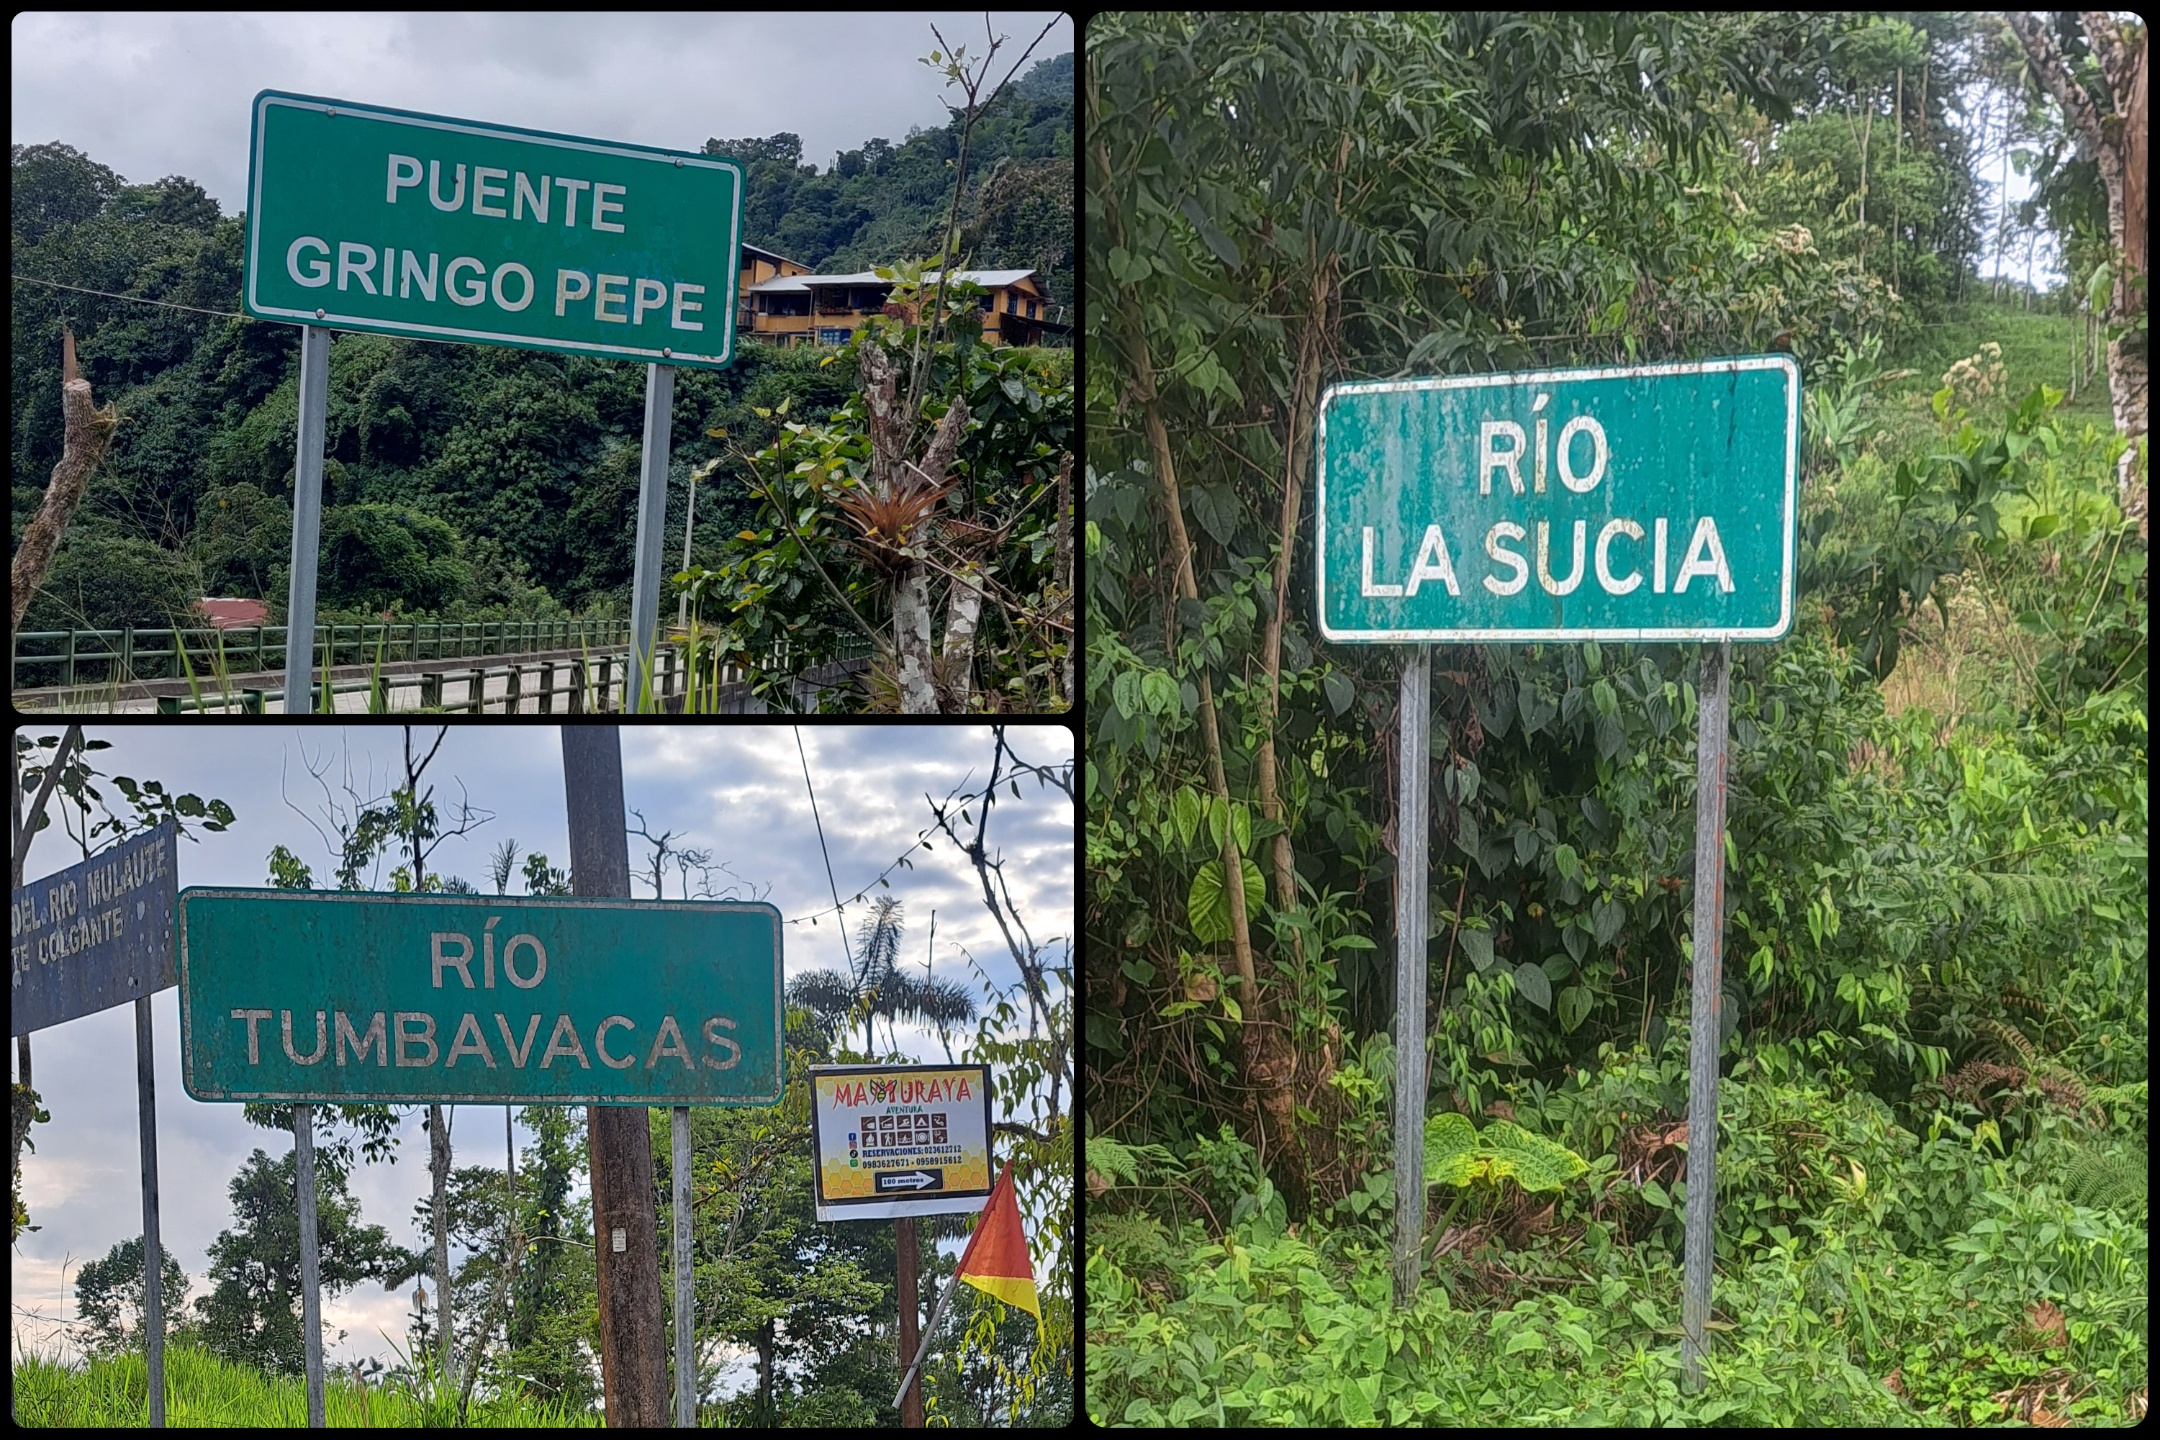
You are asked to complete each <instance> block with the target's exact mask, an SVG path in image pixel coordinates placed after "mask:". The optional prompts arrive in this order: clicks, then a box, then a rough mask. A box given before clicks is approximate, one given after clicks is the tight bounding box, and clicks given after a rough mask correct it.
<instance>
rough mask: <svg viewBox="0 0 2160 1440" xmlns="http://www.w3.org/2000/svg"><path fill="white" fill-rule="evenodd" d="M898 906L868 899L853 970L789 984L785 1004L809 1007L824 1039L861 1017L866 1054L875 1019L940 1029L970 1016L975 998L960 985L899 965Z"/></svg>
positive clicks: (893, 900)
mask: <svg viewBox="0 0 2160 1440" xmlns="http://www.w3.org/2000/svg"><path fill="white" fill-rule="evenodd" d="M900 908H901V906H900V899H899V897H898V896H896V895H880V896H878V897H877V898H876V899H874V900H872V901H871V902H870V914H869V915H868V916H866V917H865V918H864V920H863V922H862V926H861V928H860V930H859V931H858V933H857V936H856V944H857V946H858V947H859V950H860V954H859V956H858V958H857V960H856V962H855V969H854V971H853V973H851V974H843V973H842V972H840V971H838V970H811V971H808V972H806V973H804V974H801V975H798V976H796V977H795V978H794V979H793V980H791V981H789V982H788V1003H789V1004H791V1005H800V1006H802V1007H804V1008H805V1009H807V1010H808V1011H810V1013H811V1014H812V1015H813V1016H815V1017H816V1022H817V1025H818V1027H819V1029H820V1030H821V1031H822V1032H823V1033H824V1034H825V1035H826V1036H827V1037H832V1036H834V1035H837V1034H838V1033H839V1032H840V1031H842V1030H843V1029H845V1028H846V1027H847V1026H848V1025H850V1024H852V1023H853V1022H854V1020H855V1018H856V1017H857V1016H860V1017H861V1018H862V1025H863V1052H864V1053H865V1054H868V1053H870V1049H871V1044H872V1040H871V1026H872V1024H873V1023H874V1022H875V1021H876V1020H878V1019H880V1018H882V1019H884V1021H885V1022H886V1025H887V1026H888V1027H890V1026H891V1025H892V1024H893V1023H894V1022H895V1021H896V1020H914V1021H920V1022H922V1023H924V1024H929V1025H935V1026H936V1027H937V1028H938V1030H939V1031H940V1032H943V1031H945V1030H948V1029H950V1028H951V1027H953V1026H955V1025H961V1024H966V1023H968V1022H970V1021H972V1020H973V1019H974V1018H975V1001H974V998H973V997H972V996H970V995H969V994H968V992H967V991H966V989H964V988H963V987H962V986H960V985H957V984H955V983H954V982H952V981H950V980H936V979H929V978H925V979H921V980H918V979H916V978H915V977H914V976H913V975H911V974H909V973H907V972H906V971H904V970H901V969H899V968H898V961H899V955H900V932H901V929H902V927H903V924H904V922H903V920H902V917H901V914H900Z"/></svg>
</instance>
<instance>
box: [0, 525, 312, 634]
mask: <svg viewBox="0 0 2160 1440" xmlns="http://www.w3.org/2000/svg"><path fill="white" fill-rule="evenodd" d="M290 543H291V541H290V537H289V536H288V538H287V544H288V545H289V544H290ZM203 593H204V592H203V585H202V580H201V577H200V575H199V574H198V572H197V570H196V568H195V566H194V565H193V564H192V563H190V562H189V560H188V558H187V557H186V556H185V555H181V554H177V553H175V552H173V551H171V550H166V549H163V548H161V547H160V546H158V545H156V544H154V543H152V542H151V541H148V540H138V539H135V538H133V537H130V536H125V535H119V534H115V533H113V532H112V531H111V530H109V529H106V528H104V527H102V526H92V525H78V526H71V527H70V528H69V530H68V534H67V537H66V538H65V539H64V540H62V541H61V542H60V548H59V550H58V551H57V552H55V554H54V555H53V563H52V568H51V569H50V570H48V571H47V572H46V574H45V584H44V586H43V588H41V589H40V590H39V591H38V594H37V598H36V599H35V600H32V601H31V602H30V608H29V609H28V610H27V611H26V612H24V614H23V627H22V628H23V629H25V630H93V629H116V628H119V627H121V626H126V625H143V626H156V625H174V624H178V625H183V626H185V625H192V624H195V623H196V612H195V602H196V601H197V600H198V599H200V598H201V597H202V595H203Z"/></svg>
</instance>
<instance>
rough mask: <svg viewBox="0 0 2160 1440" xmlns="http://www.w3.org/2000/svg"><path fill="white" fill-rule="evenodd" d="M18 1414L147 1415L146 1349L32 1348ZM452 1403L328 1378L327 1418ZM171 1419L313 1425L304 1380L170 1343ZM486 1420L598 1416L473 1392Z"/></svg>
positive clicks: (377, 1417) (501, 1423)
mask: <svg viewBox="0 0 2160 1440" xmlns="http://www.w3.org/2000/svg"><path fill="white" fill-rule="evenodd" d="M14 1390H15V1394H14V1400H15V1412H16V1419H17V1421H18V1422H19V1423H20V1424H22V1425H24V1426H25V1427H55V1428H58V1427H77V1426H92V1425H97V1426H132V1427H134V1428H136V1429H141V1428H143V1427H144V1426H145V1425H146V1424H147V1423H148V1405H149V1393H150V1386H149V1381H148V1377H147V1375H146V1373H145V1366H144V1362H143V1357H142V1356H140V1355H122V1356H120V1357H118V1358H116V1359H111V1360H95V1359H94V1360H91V1361H89V1362H87V1363H86V1364H83V1365H80V1366H74V1365H63V1364H61V1363H60V1362H58V1361H56V1360H51V1359H47V1358H44V1357H42V1356H36V1355H26V1356H23V1357H21V1358H19V1359H18V1360H17V1361H16V1363H15V1384H14ZM454 1414H455V1405H454V1403H452V1404H443V1403H440V1402H428V1401H425V1400H423V1399H421V1398H420V1397H416V1396H414V1395H412V1394H410V1393H408V1392H406V1391H404V1390H401V1389H396V1388H391V1387H362V1386H359V1385H355V1384H353V1383H352V1382H351V1381H349V1380H345V1381H339V1380H330V1381H328V1382H327V1383H326V1384H325V1385H324V1387H323V1418H324V1420H325V1422H326V1423H328V1424H330V1425H333V1426H380V1427H384V1428H391V1429H395V1428H400V1427H402V1428H408V1429H420V1428H427V1427H434V1426H441V1425H448V1424H451V1423H453V1418H454ZM165 1423H166V1424H168V1425H211V1426H246V1427H253V1426H290V1427H293V1428H296V1429H297V1428H305V1427H306V1425H307V1383H306V1381H304V1380H302V1379H300V1378H298V1377H293V1378H291V1379H286V1378H282V1377H272V1376H266V1375H264V1374H262V1373H261V1372H260V1371H256V1370H250V1369H247V1368H245V1367H242V1366H238V1365H234V1364H232V1363H230V1362H229V1361H226V1360H222V1359H220V1358H218V1357H217V1356H215V1355H211V1354H209V1353H207V1352H205V1351H201V1350H196V1349H192V1348H188V1347H185V1346H174V1347H171V1348H169V1349H167V1350H166V1352H165ZM466 1423H467V1424H468V1425H472V1426H475V1427H477V1428H481V1429H506V1430H508V1429H528V1428H539V1427H549V1428H569V1427H578V1426H598V1425H599V1423H600V1417H599V1416H597V1415H592V1416H575V1417H570V1416H564V1415H562V1414H561V1413H559V1412H558V1411H556V1410H555V1409H554V1408H552V1407H546V1406H538V1405H534V1404H532V1403H530V1402H528V1401H525V1400H522V1399H508V1400H499V1401H481V1400H478V1399H476V1400H474V1401H473V1404H472V1408H471V1411H470V1412H469V1414H468V1415H467V1417H466Z"/></svg>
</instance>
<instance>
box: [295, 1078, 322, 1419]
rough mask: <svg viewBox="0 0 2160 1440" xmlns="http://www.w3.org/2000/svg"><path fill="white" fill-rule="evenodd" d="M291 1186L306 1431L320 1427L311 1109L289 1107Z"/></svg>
mask: <svg viewBox="0 0 2160 1440" xmlns="http://www.w3.org/2000/svg"><path fill="white" fill-rule="evenodd" d="M293 1184H294V1188H295V1189H296V1190H297V1192H298V1195H299V1200H300V1329H301V1332H302V1335H301V1338H302V1339H304V1340H305V1341H306V1342H307V1413H308V1428H309V1429H310V1430H320V1429H322V1428H323V1365H322V1291H321V1289H320V1284H321V1280H322V1262H321V1259H320V1257H319V1256H318V1254H317V1252H316V1248H315V1244H316V1241H315V1125H314V1114H313V1107H311V1106H309V1105H307V1104H305V1103H302V1104H298V1105H295V1106H293Z"/></svg>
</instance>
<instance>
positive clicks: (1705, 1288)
mask: <svg viewBox="0 0 2160 1440" xmlns="http://www.w3.org/2000/svg"><path fill="white" fill-rule="evenodd" d="M1731 669H1732V642H1731V641H1729V640H1721V641H1719V642H1718V643H1717V644H1716V645H1715V646H1710V645H1705V646H1703V652H1702V677H1701V681H1700V683H1699V684H1698V685H1697V686H1696V687H1695V689H1696V698H1697V701H1698V705H1697V711H1696V730H1695V959H1694V977H1693V979H1694V985H1693V990H1692V992H1691V993H1692V1002H1691V1005H1690V1008H1689V1010H1688V1147H1687V1231H1686V1235H1685V1238H1684V1241H1683V1253H1684V1255H1685V1258H1686V1265H1687V1275H1686V1289H1685V1290H1684V1291H1683V1292H1682V1294H1681V1300H1680V1330H1681V1334H1680V1377H1681V1385H1682V1388H1684V1389H1686V1390H1687V1391H1689V1392H1690V1393H1692V1392H1694V1391H1697V1390H1700V1389H1701V1388H1702V1357H1703V1351H1704V1335H1703V1331H1704V1327H1705V1326H1706V1325H1707V1324H1708V1323H1709V1320H1710V1274H1711V1268H1712V1259H1713V1257H1712V1251H1711V1243H1710V1242H1711V1236H1710V1231H1711V1221H1712V1218H1713V1207H1714V1205H1715V1203H1716V1197H1717V1084H1718V1049H1719V1045H1718V1041H1719V1039H1720V1037H1721V1035H1722V1033H1723V1029H1724V1016H1723V1014H1722V1013H1721V1004H1722V1001H1721V998H1720V997H1721V995H1722V993H1723V990H1724V973H1723V972H1724V966H1723V959H1724V956H1723V954H1722V951H1723V945H1724V936H1725V731H1726V710H1727V699H1728V697H1729V696H1730V693H1731V674H1730V672H1731Z"/></svg>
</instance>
